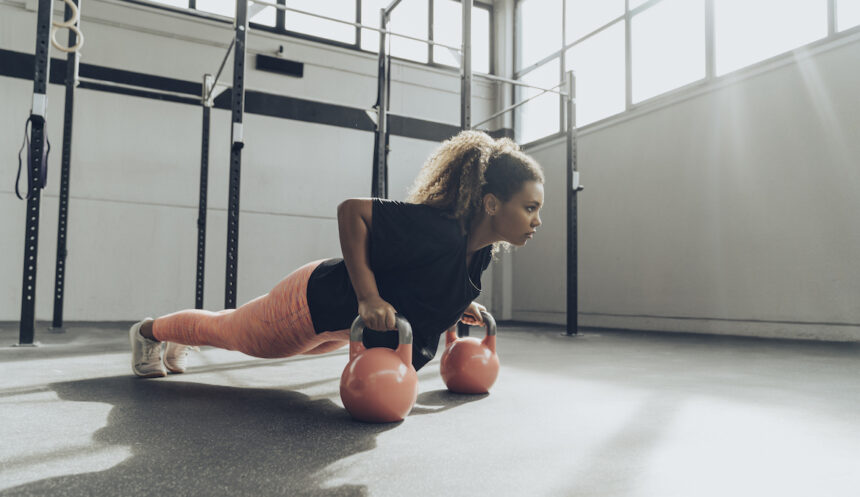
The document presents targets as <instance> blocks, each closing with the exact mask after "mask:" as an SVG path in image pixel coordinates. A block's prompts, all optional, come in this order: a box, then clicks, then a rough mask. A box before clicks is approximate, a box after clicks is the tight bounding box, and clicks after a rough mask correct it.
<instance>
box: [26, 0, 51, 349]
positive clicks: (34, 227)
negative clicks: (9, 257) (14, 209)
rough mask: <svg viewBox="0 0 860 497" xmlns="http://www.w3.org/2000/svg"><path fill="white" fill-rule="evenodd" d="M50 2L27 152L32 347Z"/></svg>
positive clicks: (40, 35)
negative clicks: (29, 179)
mask: <svg viewBox="0 0 860 497" xmlns="http://www.w3.org/2000/svg"><path fill="white" fill-rule="evenodd" d="M51 6H52V1H51V0H39V10H38V12H37V14H36V51H35V57H34V59H35V70H34V72H33V107H32V109H31V110H30V118H29V119H30V123H31V128H30V129H31V134H30V149H29V156H28V159H29V160H28V161H27V167H28V177H29V178H31V179H32V181H30V182H29V185H28V187H29V192H28V198H27V213H26V216H27V219H26V228H25V230H24V276H23V279H22V285H21V286H22V288H21V322H20V326H19V330H18V331H19V334H18V344H19V345H33V337H34V335H35V328H36V263H37V262H38V259H39V207H40V203H41V199H42V195H41V191H42V187H43V186H44V185H43V184H42V181H41V176H42V168H43V167H47V164H45V163H44V160H45V159H46V158H47V154H46V150H45V148H44V147H45V145H46V141H47V140H46V139H45V113H46V111H47V106H48V105H47V97H46V95H45V90H46V89H47V85H48V72H49V71H50V65H49V64H48V61H49V57H50V51H51V45H50V37H51Z"/></svg>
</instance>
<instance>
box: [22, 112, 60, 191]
mask: <svg viewBox="0 0 860 497" xmlns="http://www.w3.org/2000/svg"><path fill="white" fill-rule="evenodd" d="M37 117H38V118H39V119H42V118H41V117H39V116H36V115H35V114H30V117H28V118H27V121H26V122H25V123H24V142H23V143H21V149H20V150H18V176H17V177H16V178H15V195H17V196H18V198H19V199H21V200H28V199H29V198H30V192H31V190H32V189H33V187H34V186H36V187H37V188H39V189H42V188H45V187H46V186H47V185H48V154H49V153H50V152H51V142H50V140H48V131H47V130H46V129H44V128H43V129H42V140H43V141H42V171H41V174H40V175H39V176H40V177H39V178H34V177H33V157H31V156H30V133H29V132H28V131H29V129H28V127H29V125H30V123H32V122H33V119H34V118H37ZM43 126H44V123H43ZM24 147H27V196H26V197H22V196H21V192H20V191H19V189H18V184H19V183H20V182H21V167H22V165H23V164H22V160H21V153H22V152H23V151H24ZM34 181H35V182H34Z"/></svg>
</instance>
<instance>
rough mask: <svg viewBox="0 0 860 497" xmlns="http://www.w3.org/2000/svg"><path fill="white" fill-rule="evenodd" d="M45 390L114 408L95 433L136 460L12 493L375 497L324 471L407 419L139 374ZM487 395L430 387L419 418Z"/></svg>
mask: <svg viewBox="0 0 860 497" xmlns="http://www.w3.org/2000/svg"><path fill="white" fill-rule="evenodd" d="M292 387H294V386H292ZM292 387H291V388H292ZM46 390H53V391H55V392H56V393H57V395H58V396H59V397H60V398H61V399H63V400H66V401H75V402H101V403H107V404H110V405H112V406H113V409H112V410H111V411H110V414H109V416H108V419H107V426H105V427H104V428H101V429H100V430H98V431H97V432H95V434H94V435H93V444H92V447H93V450H96V449H98V448H101V447H115V446H121V447H128V448H129V449H130V451H131V457H129V458H128V459H126V460H124V461H122V462H121V463H120V464H118V465H116V466H114V467H112V468H110V469H108V470H105V471H99V472H93V473H84V474H76V475H67V476H59V477H55V478H47V479H44V480H39V481H35V482H32V483H28V484H24V485H20V486H18V487H14V488H10V489H7V490H5V491H3V492H0V493H2V495H4V496H13V495H70V496H91V495H206V496H212V495H290V496H293V495H303V496H326V497H329V496H360V495H366V494H367V489H366V487H364V486H360V485H341V486H337V487H325V486H324V485H325V479H326V477H325V475H324V474H322V472H321V471H322V470H323V469H324V468H326V467H328V466H329V465H330V464H332V463H334V462H335V461H338V460H340V459H343V458H346V457H349V456H352V455H354V454H357V453H361V452H365V451H368V450H371V449H373V448H374V447H376V436H377V435H378V434H380V433H383V432H385V431H388V430H391V429H394V428H396V427H398V426H399V425H400V423H391V424H365V423H360V422H356V421H354V420H352V418H350V416H349V414H348V413H347V412H346V411H345V410H344V409H343V408H342V407H340V406H339V405H337V404H335V403H334V402H332V401H331V400H328V399H316V400H314V399H311V398H310V397H308V396H307V395H304V394H302V393H298V392H295V391H290V390H279V389H260V388H240V387H230V386H216V385H208V384H201V383H191V382H176V381H157V380H156V381H152V380H140V379H137V378H134V377H110V378H96V379H87V380H80V381H71V382H64V383H54V384H51V385H49V386H48V387H47V388H46ZM483 397H484V396H475V395H458V394H453V393H450V392H448V391H446V390H437V391H432V392H426V393H423V394H422V395H421V396H420V397H419V403H420V404H422V406H423V407H419V406H416V408H415V409H414V410H413V413H412V414H414V415H421V414H432V413H435V412H441V411H445V410H448V409H451V408H453V407H457V406H459V405H463V404H465V403H468V402H471V401H474V400H479V399H481V398H483ZM428 406H429V407H428ZM68 422H69V423H71V424H74V423H75V420H74V416H70V417H69V420H68ZM49 457H50V456H49ZM58 457H59V456H58ZM9 462H11V463H15V460H11V461H9Z"/></svg>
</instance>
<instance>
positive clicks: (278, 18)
mask: <svg viewBox="0 0 860 497" xmlns="http://www.w3.org/2000/svg"><path fill="white" fill-rule="evenodd" d="M123 1H124V2H128V3H133V4H137V5H144V6H147V7H152V8H156V9H160V10H166V11H169V12H176V13H180V14H184V15H189V16H193V17H197V18H202V19H207V20H213V21H218V22H224V23H231V22H232V21H228V20H227V19H232V17H230V18H225V17H223V16H220V15H218V14H212V13H209V12H206V11H202V10H197V5H196V4H197V0H188V7H184V8H183V7H174V6H171V5H166V4H160V3H158V2H157V1H156V0H150V1H146V0H123ZM269 1H272V0H269ZM274 1H275V2H276V3H278V4H280V5H286V2H285V0H274ZM361 1H362V0H355V19H354V22H356V23H359V24H360V23H361ZM426 1H427V9H428V13H427V16H428V23H429V24H428V33H429V35H428V39H429V40H431V41H432V40H433V4H434V1H433V0H426ZM452 1H455V2H458V3H460V1H461V0H452ZM473 8H477V9H483V10H486V11H487V12H488V18H489V21H490V25H489V27H488V36H489V40H488V44H487V46H488V47H489V53H488V54H487V56H488V57H489V58H490V60H489V62H490V63H489V68H490V72H489V74H495V65H496V64H495V53H496V40H495V38H494V37H493V33H494V32H495V16H494V15H493V14H494V8H493V4H492V3H490V2H489V1H487V0H473ZM395 9H396V7H395ZM248 24H249V26H250V27H251V29H254V30H257V31H265V32H267V33H272V34H278V35H284V36H288V37H290V38H297V39H300V40H306V41H312V42H315V43H321V44H324V45H331V46H335V47H340V48H346V49H349V50H355V51H358V52H361V53H365V54H374V55H375V54H377V51H375V50H365V49H363V48H361V32H362V30H361V28H359V27H357V26H356V27H355V43H345V42H341V41H337V40H332V39H329V38H325V37H321V36H314V35H310V34H307V33H299V32H297V31H291V30H288V29H286V27H285V26H286V23H285V12H284V11H283V10H280V9H278V10H277V11H276V13H275V26H267V25H264V24H257V23H254V22H249V23H248ZM391 58H392V59H393V60H397V61H405V62H411V63H413V64H421V65H425V66H428V67H433V68H437V69H443V70H457V68H456V67H452V66H450V65H447V64H441V63H438V62H435V61H434V60H433V45H430V44H427V62H422V61H417V60H413V59H406V58H402V57H395V56H392V57H391ZM473 59H474V55H473ZM477 74H481V73H477Z"/></svg>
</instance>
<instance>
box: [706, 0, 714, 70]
mask: <svg viewBox="0 0 860 497" xmlns="http://www.w3.org/2000/svg"><path fill="white" fill-rule="evenodd" d="M714 1H715V0H705V79H707V80H712V79H714V77H715V76H716V74H717V60H716V58H717V57H716V54H717V50H716V35H715V33H716V22H715V19H716V16H715V13H714Z"/></svg>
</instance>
